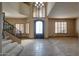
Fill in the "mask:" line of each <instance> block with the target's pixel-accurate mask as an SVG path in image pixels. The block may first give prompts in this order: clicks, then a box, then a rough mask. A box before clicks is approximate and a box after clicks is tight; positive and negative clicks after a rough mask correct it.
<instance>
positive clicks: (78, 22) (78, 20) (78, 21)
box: [76, 18, 79, 36]
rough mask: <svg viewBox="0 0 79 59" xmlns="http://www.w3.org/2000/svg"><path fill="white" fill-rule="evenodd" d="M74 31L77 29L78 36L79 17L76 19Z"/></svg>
mask: <svg viewBox="0 0 79 59" xmlns="http://www.w3.org/2000/svg"><path fill="white" fill-rule="evenodd" d="M76 31H77V33H78V36H79V18H78V19H77V20H76Z"/></svg>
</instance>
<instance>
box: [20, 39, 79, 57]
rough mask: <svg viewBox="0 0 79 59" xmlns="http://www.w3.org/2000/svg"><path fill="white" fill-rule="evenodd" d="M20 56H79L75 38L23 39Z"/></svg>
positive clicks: (78, 43)
mask: <svg viewBox="0 0 79 59" xmlns="http://www.w3.org/2000/svg"><path fill="white" fill-rule="evenodd" d="M22 45H23V46H24V49H23V51H22V52H21V53H20V56H79V41H78V39H77V38H54V39H36V40H34V39H27V40H26V39H25V40H22Z"/></svg>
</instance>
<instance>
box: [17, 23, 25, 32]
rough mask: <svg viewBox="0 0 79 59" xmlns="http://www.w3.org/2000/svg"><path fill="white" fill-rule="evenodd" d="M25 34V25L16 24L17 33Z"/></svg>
mask: <svg viewBox="0 0 79 59" xmlns="http://www.w3.org/2000/svg"><path fill="white" fill-rule="evenodd" d="M20 32H21V33H24V24H16V33H20Z"/></svg>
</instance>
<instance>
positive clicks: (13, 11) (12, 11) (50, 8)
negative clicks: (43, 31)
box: [2, 2, 79, 18]
mask: <svg viewBox="0 0 79 59" xmlns="http://www.w3.org/2000/svg"><path fill="white" fill-rule="evenodd" d="M29 5H30V2H3V3H2V10H3V12H5V16H6V17H19V18H25V17H28V15H29V14H30V7H29ZM47 16H49V17H68V16H71V17H78V16H79V3H77V2H48V3H47Z"/></svg>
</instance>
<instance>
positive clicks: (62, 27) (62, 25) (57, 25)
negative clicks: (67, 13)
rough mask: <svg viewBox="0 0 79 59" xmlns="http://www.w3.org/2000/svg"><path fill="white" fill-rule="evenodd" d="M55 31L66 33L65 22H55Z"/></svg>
mask: <svg viewBox="0 0 79 59" xmlns="http://www.w3.org/2000/svg"><path fill="white" fill-rule="evenodd" d="M55 33H67V22H55Z"/></svg>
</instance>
